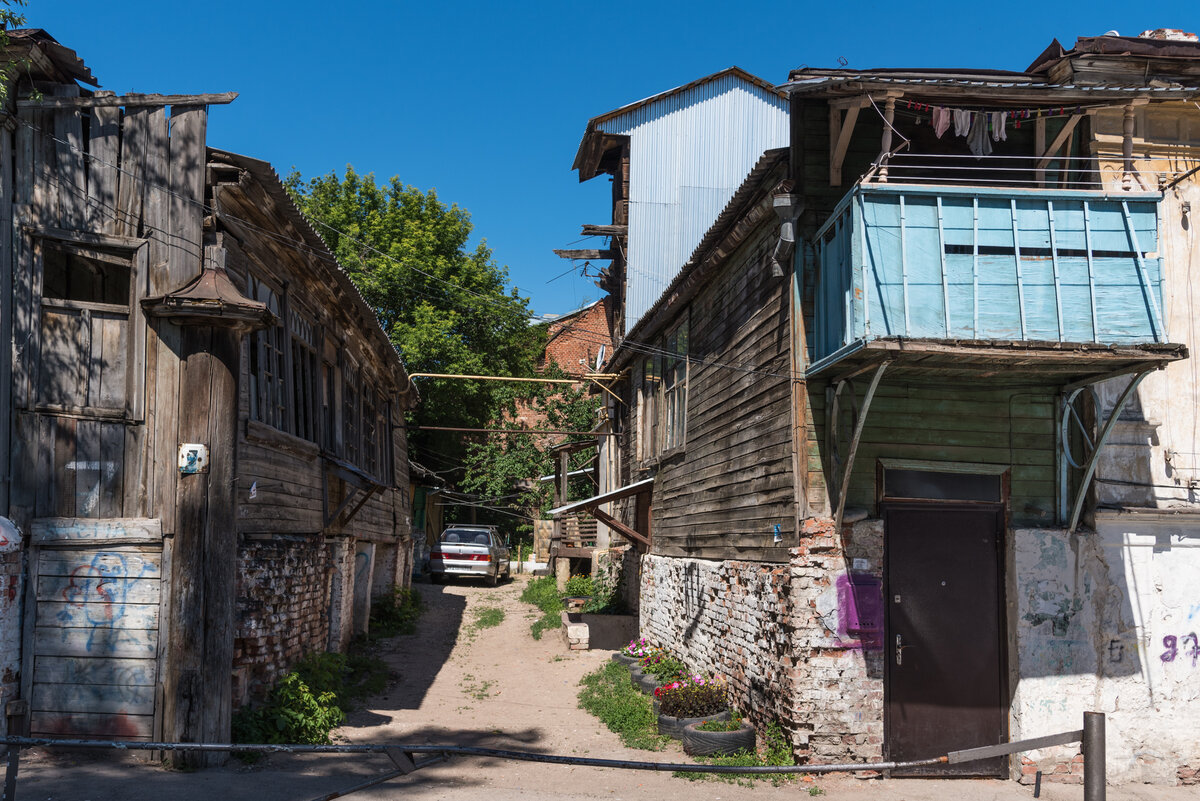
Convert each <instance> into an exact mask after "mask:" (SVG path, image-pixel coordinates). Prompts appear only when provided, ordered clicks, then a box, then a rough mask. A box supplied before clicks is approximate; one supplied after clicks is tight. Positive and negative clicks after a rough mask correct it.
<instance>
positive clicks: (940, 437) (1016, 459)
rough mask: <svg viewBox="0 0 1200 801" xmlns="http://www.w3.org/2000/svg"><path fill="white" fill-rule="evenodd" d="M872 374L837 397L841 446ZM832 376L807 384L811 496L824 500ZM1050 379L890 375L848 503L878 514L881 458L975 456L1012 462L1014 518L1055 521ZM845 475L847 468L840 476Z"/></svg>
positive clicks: (871, 415)
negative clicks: (995, 381) (1038, 382)
mask: <svg viewBox="0 0 1200 801" xmlns="http://www.w3.org/2000/svg"><path fill="white" fill-rule="evenodd" d="M867 383H868V381H867V380H866V379H865V378H864V379H863V380H859V381H856V382H855V393H856V400H857V403H851V400H850V397H849V393H848V390H843V391H842V395H841V397H840V398H839V400H838V409H839V416H840V417H841V421H840V426H839V428H840V432H841V434H840V437H841V445H840V448H839V450H840V452H841V453H842V454H843V455H844V454H845V453H846V450H847V446H848V443H849V438H850V435H851V433H852V430H853V425H854V422H853V421H854V418H853V411H852V410H853V408H855V407H858V408H861V403H862V398H863V395H864V394H865V392H866V385H867ZM825 387H826V383H825V382H815V381H814V382H811V383H810V385H809V389H808V396H809V404H810V408H811V409H812V414H813V422H814V425H813V429H812V436H811V438H810V440H809V447H810V452H811V454H812V456H810V458H809V463H808V471H809V475H808V482H809V487H810V503H812V504H814V505H816V504H819V503H821V502H822V499H821V497H820V494H821V493H822V492H823V491H824V487H825V486H826V485H827V482H829V477H828V476H827V474H826V472H825V471H826V470H827V469H828V465H827V462H828V453H827V450H828V449H827V448H826V446H825V442H826V440H825V431H826V413H825V408H826V400H825ZM1056 392H1057V389H1056V388H1055V387H1046V386H1018V387H1011V386H1009V387H1006V386H992V387H989V386H987V385H986V384H976V385H966V386H964V384H963V382H956V383H953V384H951V383H936V382H924V383H917V382H910V383H894V382H888V380H887V378H886V377H885V378H884V381H883V383H881V384H880V386H879V389H878V390H877V391H876V394H875V399H874V401H873V403H872V404H871V408H870V410H869V412H868V414H867V421H866V426H865V428H864V429H863V436H862V440H861V442H860V444H859V447H858V455H857V457H856V459H855V463H854V470H853V473H852V474H851V477H850V485H849V494H848V495H847V500H846V505H847V507H860V508H863V509H866V510H868V511H870V512H871V513H872V514H875V513H877V512H878V510H877V508H876V483H877V481H876V467H877V462H878V460H879V459H880V458H895V459H917V460H925V461H933V462H970V463H978V464H989V465H1006V466H1008V467H1009V468H1010V470H1011V473H1010V490H1011V496H1010V508H1011V512H1012V522H1013V524H1015V525H1049V524H1052V523H1053V522H1054V515H1055V497H1056V494H1057V493H1056V475H1057V473H1056V468H1055V399H1056ZM838 480H840V475H839V477H838Z"/></svg>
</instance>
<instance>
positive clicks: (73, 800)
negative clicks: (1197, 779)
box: [17, 577, 1197, 801]
mask: <svg viewBox="0 0 1200 801" xmlns="http://www.w3.org/2000/svg"><path fill="white" fill-rule="evenodd" d="M418 587H419V590H420V592H421V594H422V597H423V598H424V599H425V603H426V611H425V614H424V615H423V616H422V618H421V621H420V624H419V626H418V631H417V633H416V634H415V635H412V636H403V637H396V638H394V639H393V640H390V641H388V642H387V643H386V648H385V654H384V657H385V659H386V660H387V662H388V663H389V665H390V666H391V668H392V669H393V670H394V671H395V672H396V673H397V675H398V681H397V682H396V683H395V684H394V685H393V686H392V687H390V688H389V690H388V691H387V692H386V693H385V694H384V695H382V696H379V697H377V698H373V699H371V701H370V702H369V703H368V705H367V708H366V709H364V710H362V711H359V712H356V713H354V714H352V715H351V716H350V718H349V720H348V721H347V725H346V726H345V727H343V728H342V729H340V730H339V731H338V733H337V734H338V735H339V739H341V740H343V741H346V742H354V743H379V742H384V743H387V742H391V743H410V744H417V743H430V744H435V743H436V744H456V745H478V746H486V747H494V748H505V749H514V750H534V751H541V752H545V753H555V754H568V755H577V756H591V757H600V758H614V759H632V760H644V761H658V762H679V761H686V759H687V758H686V757H685V756H684V755H683V753H682V752H681V751H680V750H679V749H678V748H677V747H676V748H673V749H670V750H667V751H663V752H658V753H652V752H645V751H631V750H629V749H627V748H624V747H623V746H622V745H621V743H620V741H619V740H618V739H617V737H616V735H614V734H612V733H611V732H609V731H608V730H607V729H606V728H604V726H602V725H601V724H600V723H599V722H598V721H596V720H595V719H594V718H592V717H591V716H590V715H588V714H587V713H586V712H583V711H582V710H580V709H579V708H578V707H577V706H576V700H575V699H576V692H577V684H578V681H579V677H580V676H582V675H583V674H585V673H587V672H588V671H590V670H593V669H594V668H595V667H596V666H598V665H600V664H602V663H604V662H606V661H607V660H608V659H609V657H610V654H611V652H608V651H590V652H571V651H569V650H567V648H566V646H565V645H564V643H563V641H562V639H561V637H560V636H558V635H557V633H556V632H553V631H551V632H548V633H547V634H546V635H545V637H543V639H542V640H541V641H535V640H534V639H533V638H532V637H531V636H530V634H529V624H530V622H531V621H532V620H534V619H536V617H537V615H536V614H535V612H534V610H533V608H532V607H530V606H528V605H526V604H522V603H521V602H520V601H519V600H518V596H519V595H520V592H521V589H522V588H523V587H524V579H523V578H522V577H517V579H516V580H515V581H514V582H513V583H511V584H508V585H505V586H501V587H498V588H496V589H489V588H486V587H482V586H480V585H477V584H454V585H450V586H445V587H441V586H432V585H428V584H420V585H418ZM485 608H499V609H502V610H503V611H504V620H503V622H502V623H501V624H500V625H499V626H496V627H493V628H479V627H477V626H476V625H475V621H476V620H477V615H478V613H479V612H480V610H483V609H485ZM392 769H393V768H392V765H391V763H390V762H389V761H388V760H387V758H386V757H384V756H375V755H368V756H362V755H340V756H317V755H311V756H291V755H275V756H272V757H270V758H269V759H266V760H264V761H263V762H261V763H259V764H257V765H254V766H252V767H246V766H243V765H241V764H240V763H238V762H237V761H232V762H231V763H230V766H228V767H225V768H220V769H215V770H207V771H201V772H195V773H184V772H179V771H171V770H166V769H163V768H160V767H157V766H147V765H144V764H132V763H130V762H127V761H114V760H113V759H112V758H110V757H109V755H106V756H105V757H104V758H96V757H94V756H90V755H83V756H80V755H74V754H64V753H62V752H48V751H45V750H41V749H37V750H34V751H31V752H26V755H25V757H23V759H22V762H21V773H20V780H19V782H18V786H17V798H18V799H20V801H134V800H135V799H171V801H174V800H175V799H178V800H179V801H211V800H212V799H252V801H284V800H285V799H286V800H287V801H304V800H305V799H317V798H322V797H325V796H326V795H327V794H330V793H333V792H337V791H345V790H347V789H349V788H351V787H353V786H355V785H357V784H360V783H362V782H365V781H368V780H369V779H371V778H373V777H375V776H378V775H380V774H382V773H386V772H388V771H390V770H392ZM814 788H816V791H815V792H814ZM810 793H813V795H818V796H824V797H825V798H828V799H831V800H839V801H840V799H847V801H850V800H852V799H853V800H854V801H858V800H859V799H868V798H870V799H879V800H880V801H925V800H928V801H962V799H964V798H965V799H970V801H975V799H980V800H981V801H990V800H993V799H994V800H995V801H1017V800H1018V799H1022V800H1023V799H1028V798H1031V797H1032V795H1033V793H1032V788H1028V787H1021V786H1020V785H1017V784H1016V783H1014V782H1007V781H975V780H947V781H915V780H893V781H882V780H877V779H876V780H859V779H855V778H853V777H850V776H837V777H823V778H820V779H817V780H816V781H815V782H802V781H798V780H797V781H792V782H789V783H787V784H784V785H782V786H779V787H775V786H772V785H771V784H770V783H768V782H759V783H757V784H756V785H755V786H752V787H740V786H736V785H731V784H727V783H724V782H717V781H711V780H710V781H703V782H697V781H688V780H686V779H678V778H675V777H673V776H671V775H670V774H669V773H653V772H643V771H618V770H615V769H606V768H584V767H567V766H560V765H542V764H535V763H526V762H506V761H500V760H495V759H484V758H456V759H454V760H453V761H451V762H449V763H444V764H440V765H435V766H432V767H428V768H424V769H422V770H420V771H417V772H416V773H414V774H411V775H409V776H405V777H401V778H397V779H393V780H391V781H388V782H386V783H385V784H382V785H379V786H376V787H373V788H370V789H367V790H362V791H360V792H357V793H355V794H353V795H351V796H349V798H352V799H363V801H366V800H367V799H389V800H390V799H395V800H396V801H399V800H400V799H403V800H404V801H425V800H426V799H429V800H432V799H454V800H455V801H502V800H503V799H539V800H541V799H555V798H603V799H687V801H695V799H697V798H703V799H705V801H710V800H712V801H727V800H729V801H731V800H733V799H755V801H775V799H785V798H786V799H789V801H795V799H797V798H799V797H809V795H810ZM1041 797H1042V798H1044V799H1049V801H1068V800H1070V801H1080V799H1082V797H1083V793H1082V788H1080V787H1066V786H1061V785H1046V786H1044V787H1043V790H1042V796H1041ZM1108 797H1109V798H1110V799H1113V801H1134V800H1135V799H1136V800H1137V801H1141V799H1156V800H1157V799H1163V800H1164V801H1174V800H1175V799H1180V800H1181V801H1182V799H1185V798H1187V799H1195V798H1196V797H1197V795H1196V792H1195V791H1194V789H1185V788H1164V787H1153V788H1151V787H1137V786H1134V787H1121V788H1109V794H1108Z"/></svg>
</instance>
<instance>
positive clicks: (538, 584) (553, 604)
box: [521, 576, 563, 640]
mask: <svg viewBox="0 0 1200 801" xmlns="http://www.w3.org/2000/svg"><path fill="white" fill-rule="evenodd" d="M521 600H522V601H523V602H525V603H527V604H533V605H534V606H536V607H537V608H538V609H540V610H542V616H541V617H540V618H538V619H537V620H535V621H534V622H533V625H532V626H530V627H529V632H530V634H532V635H533V639H535V640H540V639H542V633H543V632H546V631H549V630H551V629H556V628H558V627H559V626H560V625H561V623H562V620H561V618H560V614H561V612H562V608H563V607H562V596H560V595H559V594H558V584H557V582H556V581H555V580H554V576H542V577H540V578H535V579H533V580H532V581H530V582H529V583H528V584H526V585H525V589H524V590H523V591H522V592H521Z"/></svg>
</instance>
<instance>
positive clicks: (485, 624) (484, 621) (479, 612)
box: [472, 606, 504, 629]
mask: <svg viewBox="0 0 1200 801" xmlns="http://www.w3.org/2000/svg"><path fill="white" fill-rule="evenodd" d="M503 622H504V610H503V609H501V608H500V607H498V606H485V607H484V608H483V609H476V610H475V622H474V623H473V624H472V625H473V626H474V627H475V628H477V629H490V628H495V627H496V626H499V625H500V624H501V623H503Z"/></svg>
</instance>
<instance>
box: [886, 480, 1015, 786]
mask: <svg viewBox="0 0 1200 801" xmlns="http://www.w3.org/2000/svg"><path fill="white" fill-rule="evenodd" d="M884 526H885V528H884V537H885V557H884V558H885V565H886V587H885V601H886V607H887V615H886V634H885V637H886V639H885V650H884V653H885V654H886V670H885V676H886V696H885V707H886V712H885V724H886V725H885V728H886V749H887V754H888V758H889V759H891V760H896V761H909V760H918V759H925V758H929V757H936V756H941V755H944V754H946V753H947V752H949V751H957V750H961V749H964V748H972V747H976V746H984V745H994V744H996V743H999V742H1004V741H1005V740H1006V739H1007V737H1006V732H1007V725H1006V720H1007V704H1006V703H1005V697H1006V693H1005V681H1004V675H1005V674H1004V664H1005V661H1004V660H1005V648H1004V642H1003V632H1004V626H1003V625H1002V620H1003V617H1002V610H1003V607H1002V604H1001V587H1002V585H1001V581H1000V577H1001V571H1000V564H1001V562H1000V545H1001V542H1002V533H1003V531H1004V513H1003V506H1002V505H1000V504H956V503H941V502H915V503H895V502H893V503H888V504H886V505H885V507H884ZM1005 771H1006V760H1005V758H1003V757H1000V758H996V759H992V760H987V761H983V762H971V763H966V764H960V765H939V766H936V767H932V768H921V769H912V770H906V771H894V773H895V774H896V775H904V776H915V775H942V776H950V775H958V776H1003V775H1005Z"/></svg>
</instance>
